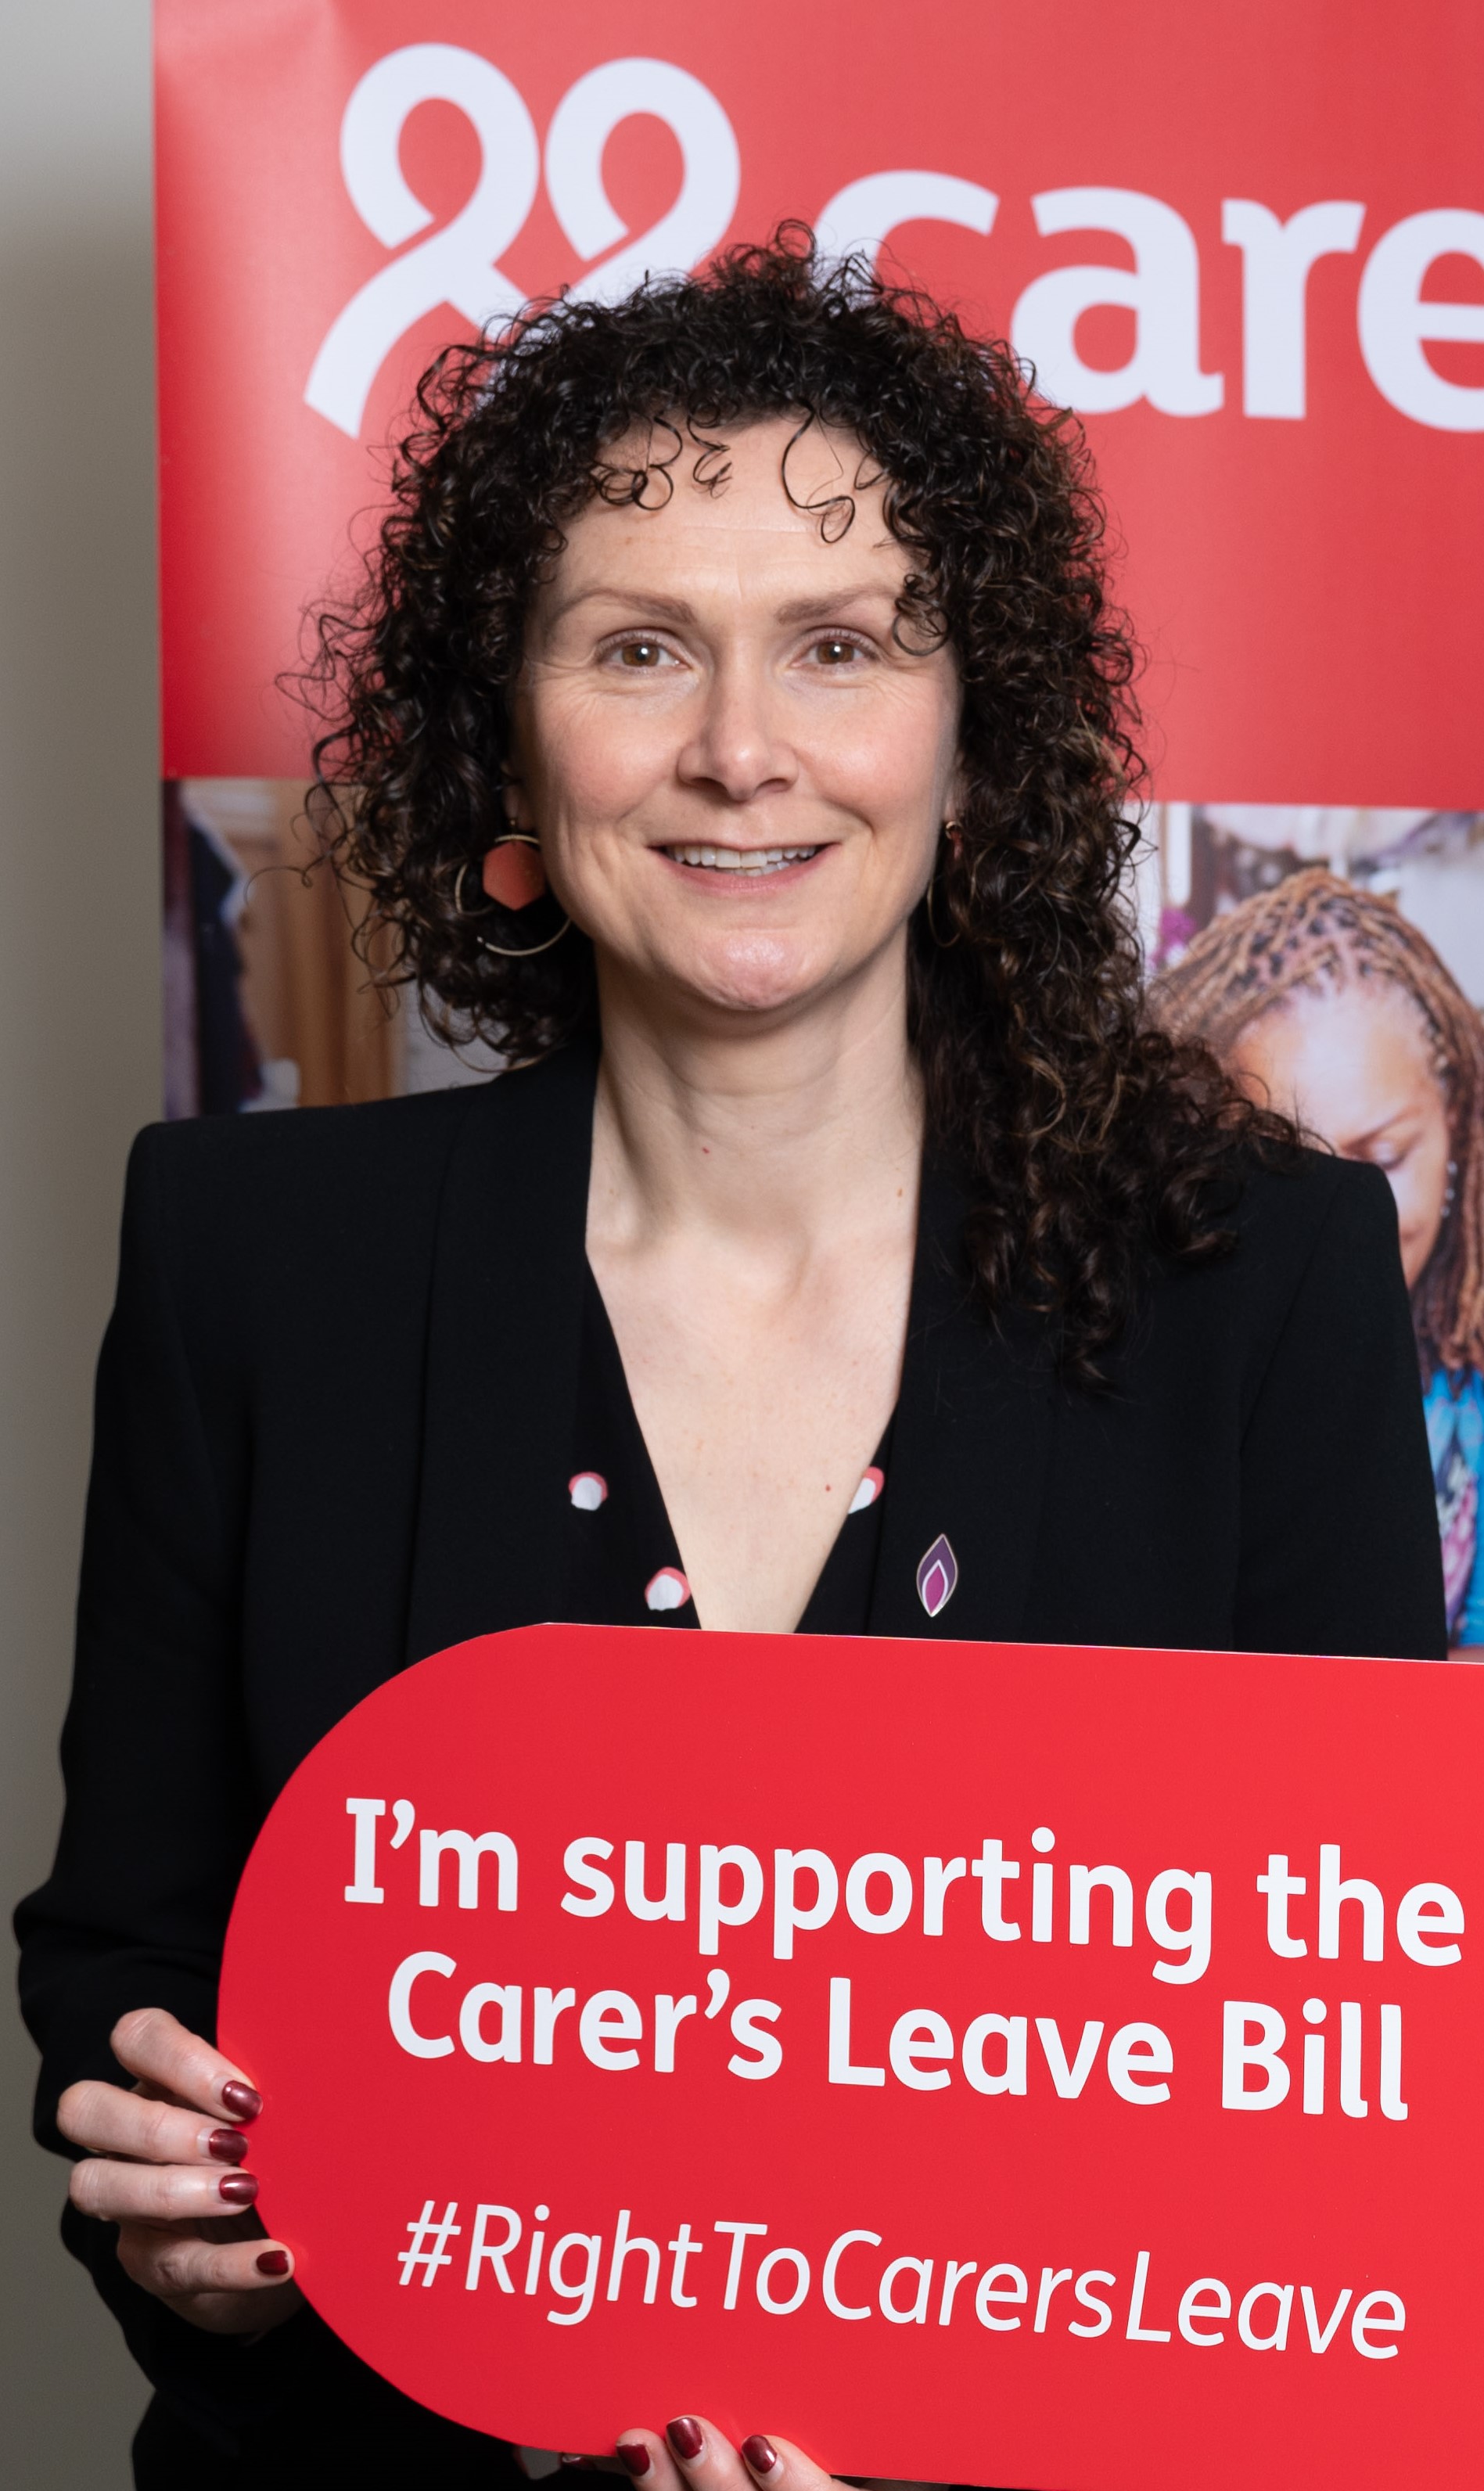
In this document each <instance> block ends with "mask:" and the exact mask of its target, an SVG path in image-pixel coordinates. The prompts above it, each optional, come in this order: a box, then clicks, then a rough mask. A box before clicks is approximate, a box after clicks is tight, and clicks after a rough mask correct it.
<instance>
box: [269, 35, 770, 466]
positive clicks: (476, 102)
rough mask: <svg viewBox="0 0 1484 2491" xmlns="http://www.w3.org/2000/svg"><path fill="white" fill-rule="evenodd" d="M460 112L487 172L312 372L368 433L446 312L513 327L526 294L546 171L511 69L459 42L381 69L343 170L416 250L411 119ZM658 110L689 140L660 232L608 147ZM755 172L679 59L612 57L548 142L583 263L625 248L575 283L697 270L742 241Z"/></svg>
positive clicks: (388, 274) (339, 327) (377, 289)
mask: <svg viewBox="0 0 1484 2491" xmlns="http://www.w3.org/2000/svg"><path fill="white" fill-rule="evenodd" d="M435 101H436V102H439V103H452V104H456V105H457V106H458V108H459V109H460V111H462V112H464V113H465V114H467V116H468V118H469V120H470V121H471V122H472V124H473V126H474V129H475V131H476V132H477V134H478V137H479V141H480V158H481V161H480V177H479V180H478V182H477V183H476V184H475V187H474V190H473V191H472V192H471V194H470V196H469V198H468V199H467V200H466V202H465V204H464V206H463V207H462V208H461V209H460V210H459V212H458V214H457V216H456V217H454V218H453V219H452V220H451V222H450V223H449V224H447V225H445V226H444V227H443V229H442V231H441V232H439V233H435V234H432V235H430V236H429V237H428V239H427V240H426V241H425V242H421V243H419V244H417V246H416V247H415V249H411V250H407V251H403V252H402V255H401V257H400V258H398V259H393V260H392V261H390V262H389V264H388V265H387V267H385V268H383V269H379V270H378V271H377V274H376V275H375V276H374V277H373V278H370V279H369V280H368V281H367V283H366V284H364V285H363V286H362V288H361V290H360V292H359V293H358V294H356V295H354V296H353V297H352V298H351V300H350V302H349V303H347V304H346V306H345V308H344V309H343V311H341V312H340V314H339V315H338V317H337V318H336V319H335V322H334V323H333V325H332V327H331V329H330V331H329V333H328V335H327V336H326V337H325V339H324V342H323V344H322V345H321V347H320V349H319V352H318V354H317V355H316V356H315V358H314V367H313V369H312V371H311V372H310V374H309V378H308V383H307V386H306V390H305V399H306V403H307V404H308V405H309V406H311V407H313V409H314V411H315V413H316V414H318V415H322V416H324V417H326V419H327V420H328V421H329V422H330V423H331V424H334V425H337V426H338V427H339V429H340V430H341V431H342V432H347V433H349V434H350V436H351V438H352V439H353V440H354V439H355V438H356V437H357V435H358V434H359V433H360V430H361V425H362V420H363V418H364V413H365V402H366V399H367V397H368V396H369V395H370V392H371V388H372V384H373V383H374V381H375V379H376V375H377V373H378V372H379V371H380V370H381V367H382V366H383V364H384V363H385V362H386V359H387V357H388V355H390V354H391V352H392V350H393V347H394V346H395V345H396V343H397V341H398V340H399V339H400V338H401V337H405V336H406V334H407V332H408V330H409V329H410V328H412V327H413V325H414V324H415V322H417V321H419V320H421V319H422V317H423V315H424V314H425V313H426V312H429V311H434V310H436V309H437V308H439V306H440V305H442V304H449V305H451V307H452V308H453V309H454V310H456V311H459V312H461V313H462V314H463V316H464V318H465V319H466V320H468V321H469V322H471V323H472V325H473V326H474V327H475V328H477V329H483V328H485V327H486V326H488V324H489V323H490V322H492V321H500V320H502V319H509V317H510V316H511V315H512V314H513V313H514V312H515V311H516V310H517V309H518V308H519V306H520V303H521V301H522V299H523V297H522V293H521V289H520V288H519V287H518V286H516V285H513V284H512V283H511V282H510V279H509V278H508V277H507V276H506V275H505V273H504V271H503V270H502V269H501V267H500V265H499V263H500V257H501V254H502V253H503V252H504V251H507V250H509V247H510V245H511V244H512V243H513V242H514V241H515V240H516V238H517V236H518V235H519V234H520V232H521V229H522V227H523V226H524V224H525V221H526V219H527V217H528V216H529V215H530V213H531V208H532V204H533V202H534V200H535V198H536V189H537V182H538V178H539V173H540V150H539V146H538V139H537V134H536V128H535V125H534V123H533V122H532V119H531V115H530V113H529V112H528V111H527V109H526V106H525V103H524V102H523V101H522V99H521V97H520V96H519V94H518V93H517V92H516V90H515V88H514V87H513V86H512V85H511V83H510V81H509V78H508V77H506V76H505V74H504V73H503V72H502V71H500V70H497V69H496V68H495V66H494V64H493V62H491V61H487V60H485V59H484V58H483V57H482V55H481V54H480V53H479V52H471V51H468V50H466V49H464V48H463V47H462V46H461V45H459V44H407V45H405V46H404V48H403V49H402V50H400V51H395V52H389V53H388V54H387V56H386V58H385V59H383V60H380V61H378V62H377V63H376V65H375V67H374V68H372V69H369V70H367V72H366V73H365V75H364V78H363V79H362V80H361V82H360V84H359V85H358V86H357V88H356V89H355V92H354V93H353V95H352V96H351V99H350V102H349V103H348V104H347V105H346V107H345V117H344V120H343V122H342V124H341V127H340V169H341V172H342V174H343V176H344V181H345V188H346V190H347V192H348V193H349V196H350V200H351V204H352V205H353V207H354V208H355V210H356V213H357V215H358V216H359V217H360V218H361V220H362V222H363V223H364V224H365V225H366V226H368V227H369V229H370V231H371V232H372V233H373V234H374V235H375V236H376V238H377V240H378V242H381V243H385V244H386V246H387V248H388V249H396V248H397V246H398V245H399V244H401V243H405V242H409V241H411V239H412V237H413V235H414V234H417V233H421V232H422V230H423V228H424V227H425V226H427V225H429V224H431V222H432V214H431V211H430V210H429V209H427V208H426V207H424V206H423V204H422V200H421V199H419V198H418V197H417V196H416V195H415V193H414V192H413V191H412V190H410V189H409V188H408V186H407V183H406V181H405V179H404V178H403V175H402V170H401V166H400V164H399V162H398V161H397V148H398V143H399V141H400V138H401V133H402V129H403V125H404V124H405V122H406V120H407V116H408V114H409V113H410V112H412V111H413V110H414V109H415V108H416V106H417V105H418V104H420V103H432V102H435ZM639 112H645V113H652V114H653V115H654V116H655V119H656V120H659V121H663V122H664V123H666V124H667V126H668V127H669V129H670V130H671V131H672V132H674V134H675V137H676V138H677V140H678V141H679V143H680V149H681V156H682V161H683V163H684V178H683V180H682V184H681V191H680V196H679V198H678V199H677V200H676V202H675V205H674V206H673V207H672V208H671V209H669V210H668V212H667V213H666V214H665V215H664V216H663V217H661V219H660V220H659V222H658V223H657V224H656V225H655V227H654V228H653V230H652V231H651V232H649V233H647V234H644V235H641V236H639V237H638V238H637V239H636V240H634V241H628V240H627V234H628V228H627V226H626V224H625V223H624V221H623V220H622V219H621V218H620V217H619V216H618V215H617V213H616V211H615V209H614V207H613V203H612V201H611V200H610V199H609V197H608V194H607V192H606V191H605V190H604V189H603V182H602V156H603V149H604V147H605V145H606V144H607V141H608V139H609V138H610V137H611V135H612V133H613V132H614V131H615V130H616V129H617V128H618V126H619V124H620V122H621V121H626V120H627V119H628V118H629V116H630V115H631V114H633V113H639ZM741 180H742V165H741V160H740V158H739V155H738V150H737V140H736V137H735V135H734V133H733V130H732V125H731V123H730V122H729V121H728V119H727V116H726V114H725V113H724V112H723V110H722V108H721V106H720V104H719V103H717V102H716V99H715V97H714V96H713V94H712V93H711V92H710V90H709V89H708V88H706V87H704V86H703V85H702V84H701V81H700V79H699V78H695V77H692V76H691V75H690V73H689V72H688V71H687V70H683V69H678V68H677V67H676V66H675V65H674V63H673V62H670V61H650V60H624V61H607V62H605V63H604V64H603V65H602V67H601V68H598V69H595V70H590V71H588V73H586V75H585V76H583V77H580V78H579V79H578V80H577V82H576V84H575V85H574V86H573V87H572V88H571V89H570V90H569V92H568V93H567V95H566V96H564V98H563V100H562V102H561V103H559V104H558V106H557V109H556V111H555V113H554V114H553V115H552V121H551V128H550V130H549V131H548V132H547V134H546V189H547V194H548V196H549V197H550V200H551V204H552V207H553V209H554V211H555V213H556V216H557V220H558V222H559V223H560V224H561V226H562V229H563V232H564V233H565V234H566V236H567V241H568V242H569V243H570V245H571V247H572V249H573V250H574V251H575V252H576V253H577V256H578V257H579V258H580V259H582V260H592V259H595V258H597V255H598V254H599V253H600V252H602V251H604V250H608V249H611V246H613V245H614V244H621V245H625V246H626V247H625V248H623V249H615V250H612V255H611V256H610V257H609V258H607V259H604V260H601V261H600V264H599V265H598V266H597V268H594V269H590V271H589V273H588V275H587V276H586V277H585V278H582V279H581V280H580V282H579V283H578V284H577V285H576V286H575V287H574V288H573V289H572V290H573V292H574V293H576V294H578V295H580V296H582V297H584V298H586V299H588V300H593V301H604V302H611V301H616V300H617V299H618V297H619V296H621V295H623V294H626V293H627V292H628V290H629V289H630V287H631V286H633V285H634V284H636V283H637V282H638V280H639V279H640V278H642V277H643V276H644V275H645V273H646V272H647V271H648V270H655V271H656V272H657V271H660V270H669V269H688V268H694V267H695V266H696V264H697V262H698V261H700V260H703V259H704V258H705V257H706V255H707V253H708V252H709V251H711V250H713V249H715V247H716V245H717V244H718V243H719V242H720V241H721V239H722V237H723V235H724V234H725V233H726V230H727V227H728V226H729V225H730V223H731V221H732V216H733V212H734V210H735V208H736V206H737V193H738V190H739V187H740V185H741Z"/></svg>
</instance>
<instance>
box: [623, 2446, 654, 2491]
mask: <svg viewBox="0 0 1484 2491" xmlns="http://www.w3.org/2000/svg"><path fill="white" fill-rule="evenodd" d="M617 2452H618V2454H619V2455H620V2456H621V2457H622V2458H623V2460H624V2462H625V2464H626V2466H627V2468H628V2470H629V2473H630V2474H631V2475H632V2476H633V2477H634V2480H635V2481H636V2482H637V2481H638V2479H639V2477H640V2476H641V2475H643V2474H648V2472H649V2470H650V2452H649V2449H648V2448H647V2447H645V2445H644V2442H643V2440H642V2439H621V2440H620V2442H619V2445H618V2451H617Z"/></svg>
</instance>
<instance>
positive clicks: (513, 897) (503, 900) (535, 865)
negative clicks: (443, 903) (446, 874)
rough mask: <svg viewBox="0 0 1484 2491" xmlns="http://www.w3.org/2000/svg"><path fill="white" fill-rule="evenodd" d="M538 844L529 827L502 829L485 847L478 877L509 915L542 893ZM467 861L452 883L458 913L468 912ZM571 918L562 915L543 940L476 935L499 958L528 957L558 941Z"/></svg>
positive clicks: (543, 876) (543, 884)
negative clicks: (496, 939) (497, 939)
mask: <svg viewBox="0 0 1484 2491" xmlns="http://www.w3.org/2000/svg"><path fill="white" fill-rule="evenodd" d="M540 846H541V843H540V840H539V839H538V838H537V837H536V836H535V835H534V834H533V833H532V832H530V831H506V832H503V833H502V835H501V836H500V837H499V838H498V839H496V840H495V841H494V843H493V844H492V846H490V847H489V848H488V849H487V850H486V851H485V854H484V857H483V860H482V862H481V864H480V884H481V886H482V888H483V891H484V894H485V896H486V897H487V898H489V899H492V900H493V901H494V902H495V904H496V906H497V907H499V908H508V909H509V910H510V912H511V914H512V915H513V914H515V913H517V912H518V911H519V910H520V909H522V908H529V907H530V905H531V903H532V901H533V900H535V899H539V898H541V897H542V895H543V894H544V893H545V890H546V868H545V866H544V865H542V863H541V857H540ZM533 849H534V850H535V851H536V853H535V854H534V855H533V854H532V853H531V851H532V850H533ZM471 862H472V860H469V859H466V861H465V862H464V864H463V865H460V866H459V869H458V873H457V877H456V878H455V881H454V884H453V905H454V907H455V908H456V909H457V911H458V913H459V915H460V916H461V917H462V916H466V915H467V914H468V911H467V910H466V908H465V906H464V877H465V875H466V874H467V873H468V871H469V865H470V863H471ZM571 922H572V921H571V919H570V918H569V917H564V918H563V920H562V923H561V924H560V925H559V926H558V927H557V930H556V932H555V933H554V934H548V936H547V937H546V940H545V942H544V943H522V944H509V943H491V941H490V940H489V937H488V935H487V934H481V935H480V937H479V938H478V939H479V944H480V951H481V952H497V953H498V955H499V956H500V958H501V959H502V960H532V959H534V958H535V957H536V955H537V953H538V952H549V951H550V950H551V947H552V945H553V943H560V942H561V940H562V937H563V935H564V934H566V933H567V931H568V929H569V927H570V925H571Z"/></svg>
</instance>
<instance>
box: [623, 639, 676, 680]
mask: <svg viewBox="0 0 1484 2491" xmlns="http://www.w3.org/2000/svg"><path fill="white" fill-rule="evenodd" d="M669 654H670V653H669V651H668V650H667V649H666V648H665V647H664V645H663V643H662V642H661V641H659V640H625V641H623V642H621V644H620V646H619V649H618V651H617V656H618V660H619V663H620V665H621V666H631V667H634V668H635V669H645V670H648V671H649V672H650V673H653V672H654V670H655V667H656V666H658V665H660V664H662V663H663V661H664V659H666V658H667V657H668V656H669Z"/></svg>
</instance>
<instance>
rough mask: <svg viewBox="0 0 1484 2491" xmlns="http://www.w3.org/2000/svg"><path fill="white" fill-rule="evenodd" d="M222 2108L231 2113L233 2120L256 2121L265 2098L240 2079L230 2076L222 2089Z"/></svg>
mask: <svg viewBox="0 0 1484 2491" xmlns="http://www.w3.org/2000/svg"><path fill="white" fill-rule="evenodd" d="M221 2107H222V2109H223V2110H225V2111H229V2112H230V2113H231V2115H232V2117H233V2119H256V2117H257V2115H258V2113H259V2111H260V2110H261V2109H262V2107H263V2096H262V2095H261V2094H259V2093H254V2092H253V2090H252V2087H251V2086H250V2085H245V2084H243V2083H242V2082H241V2081H240V2079H239V2078H238V2077H236V2076H228V2078H227V2080H226V2083H225V2084H224V2085H223V2086H222V2088H221Z"/></svg>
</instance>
